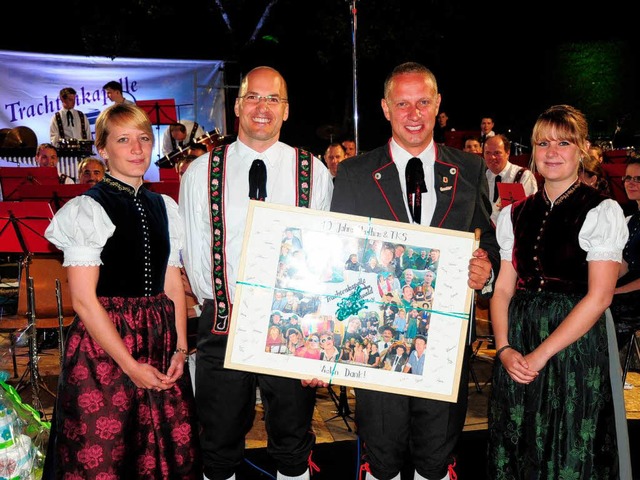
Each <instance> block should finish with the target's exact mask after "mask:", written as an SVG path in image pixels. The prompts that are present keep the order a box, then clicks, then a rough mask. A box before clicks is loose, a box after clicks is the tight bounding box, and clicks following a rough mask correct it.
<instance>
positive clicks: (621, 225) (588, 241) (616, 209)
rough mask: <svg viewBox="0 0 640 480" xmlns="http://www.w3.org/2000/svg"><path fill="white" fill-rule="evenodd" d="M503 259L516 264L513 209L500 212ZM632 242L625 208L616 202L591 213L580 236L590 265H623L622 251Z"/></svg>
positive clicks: (603, 204)
mask: <svg viewBox="0 0 640 480" xmlns="http://www.w3.org/2000/svg"><path fill="white" fill-rule="evenodd" d="M496 238H497V239H498V244H499V245H500V258H501V259H502V260H506V261H509V262H510V261H512V257H513V225H512V223H511V205H509V206H507V207H505V208H503V209H502V211H500V215H499V216H498V223H497V225H496ZM628 238H629V229H628V228H627V223H626V220H625V217H624V212H623V211H622V207H620V204H619V203H618V202H616V201H615V200H611V199H606V200H603V201H602V202H601V203H600V205H598V206H597V207H595V208H593V209H591V210H590V211H589V213H587V217H586V218H585V220H584V224H583V225H582V228H581V229H580V234H579V235H578V243H579V244H580V248H582V249H583V250H584V251H585V252H587V261H592V260H612V261H615V262H622V249H623V248H624V246H625V244H626V243H627V239H628Z"/></svg>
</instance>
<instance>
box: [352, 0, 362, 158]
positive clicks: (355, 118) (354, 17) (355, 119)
mask: <svg viewBox="0 0 640 480" xmlns="http://www.w3.org/2000/svg"><path fill="white" fill-rule="evenodd" d="M356 2H357V0H349V11H350V12H351V47H352V50H351V62H352V64H353V140H354V141H355V142H356V155H357V154H358V152H360V142H359V135H358V118H359V115H358V59H357V56H356V32H357V30H358V10H357V8H356Z"/></svg>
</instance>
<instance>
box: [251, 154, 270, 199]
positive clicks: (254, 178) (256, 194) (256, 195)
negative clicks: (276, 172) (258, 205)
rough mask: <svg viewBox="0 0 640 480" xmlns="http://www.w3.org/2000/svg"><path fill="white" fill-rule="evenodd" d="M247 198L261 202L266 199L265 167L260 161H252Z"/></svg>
mask: <svg viewBox="0 0 640 480" xmlns="http://www.w3.org/2000/svg"><path fill="white" fill-rule="evenodd" d="M249 198H250V199H251V200H261V201H264V199H265V198H267V166H266V165H265V164H264V162H263V161H262V160H258V159H256V160H254V161H253V163H252V164H251V168H250V169H249Z"/></svg>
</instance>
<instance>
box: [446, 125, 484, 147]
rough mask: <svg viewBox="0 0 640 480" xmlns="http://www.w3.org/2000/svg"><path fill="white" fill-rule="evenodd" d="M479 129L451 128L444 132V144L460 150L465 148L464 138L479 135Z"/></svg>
mask: <svg viewBox="0 0 640 480" xmlns="http://www.w3.org/2000/svg"><path fill="white" fill-rule="evenodd" d="M479 136H480V132H479V131H478V130H450V131H447V132H444V144H445V145H446V146H448V147H454V148H457V149H459V150H462V149H463V148H464V139H465V138H467V137H479Z"/></svg>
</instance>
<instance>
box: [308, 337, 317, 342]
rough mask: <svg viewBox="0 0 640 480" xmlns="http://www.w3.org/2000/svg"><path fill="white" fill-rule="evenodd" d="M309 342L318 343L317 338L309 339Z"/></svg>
mask: <svg viewBox="0 0 640 480" xmlns="http://www.w3.org/2000/svg"><path fill="white" fill-rule="evenodd" d="M309 341H310V342H313V343H318V339H317V338H310V339H309Z"/></svg>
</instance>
